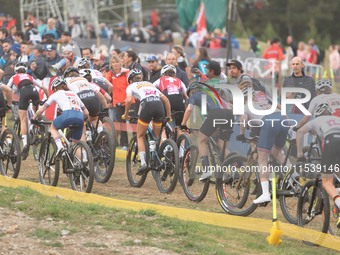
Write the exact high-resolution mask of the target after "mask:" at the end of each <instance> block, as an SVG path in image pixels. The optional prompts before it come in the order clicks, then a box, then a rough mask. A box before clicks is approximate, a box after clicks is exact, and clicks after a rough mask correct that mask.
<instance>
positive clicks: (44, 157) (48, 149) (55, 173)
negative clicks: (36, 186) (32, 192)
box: [39, 137, 60, 186]
mask: <svg viewBox="0 0 340 255" xmlns="http://www.w3.org/2000/svg"><path fill="white" fill-rule="evenodd" d="M56 151H57V145H56V144H55V142H54V139H53V138H52V137H51V138H50V139H49V138H47V137H46V138H45V139H44V140H43V141H42V143H41V147H40V152H39V177H40V183H41V184H43V185H48V186H57V184H58V179H59V170H60V159H56V158H55V153H56Z"/></svg>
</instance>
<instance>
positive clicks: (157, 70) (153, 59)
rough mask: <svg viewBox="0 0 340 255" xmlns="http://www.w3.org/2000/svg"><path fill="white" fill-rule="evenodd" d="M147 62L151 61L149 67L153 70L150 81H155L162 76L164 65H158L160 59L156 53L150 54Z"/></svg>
mask: <svg viewBox="0 0 340 255" xmlns="http://www.w3.org/2000/svg"><path fill="white" fill-rule="evenodd" d="M146 62H148V63H149V69H150V70H151V77H150V82H151V83H154V82H155V81H157V80H158V79H159V78H160V77H161V70H162V67H161V66H159V65H158V59H157V58H156V56H155V55H151V56H149V57H148V59H147V60H146Z"/></svg>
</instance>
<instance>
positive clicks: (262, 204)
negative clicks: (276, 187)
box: [258, 202, 269, 207]
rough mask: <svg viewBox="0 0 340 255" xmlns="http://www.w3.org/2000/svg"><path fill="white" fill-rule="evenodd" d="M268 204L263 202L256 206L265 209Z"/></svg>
mask: <svg viewBox="0 0 340 255" xmlns="http://www.w3.org/2000/svg"><path fill="white" fill-rule="evenodd" d="M268 204H269V202H264V203H261V204H258V206H259V207H266V206H267V205H268Z"/></svg>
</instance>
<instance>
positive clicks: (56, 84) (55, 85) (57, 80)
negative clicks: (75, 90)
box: [51, 76, 66, 91]
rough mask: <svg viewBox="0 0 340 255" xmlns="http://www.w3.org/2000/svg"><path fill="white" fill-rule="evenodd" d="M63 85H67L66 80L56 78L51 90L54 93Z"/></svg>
mask: <svg viewBox="0 0 340 255" xmlns="http://www.w3.org/2000/svg"><path fill="white" fill-rule="evenodd" d="M61 84H66V81H65V80H64V78H63V77H61V76H58V77H57V78H55V79H54V80H53V81H52V83H51V90H52V91H53V90H54V89H55V88H56V87H58V86H59V85H61Z"/></svg>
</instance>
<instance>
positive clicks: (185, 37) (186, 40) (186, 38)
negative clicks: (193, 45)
mask: <svg viewBox="0 0 340 255" xmlns="http://www.w3.org/2000/svg"><path fill="white" fill-rule="evenodd" d="M187 45H189V33H188V31H185V32H184V34H183V41H182V46H187Z"/></svg>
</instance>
